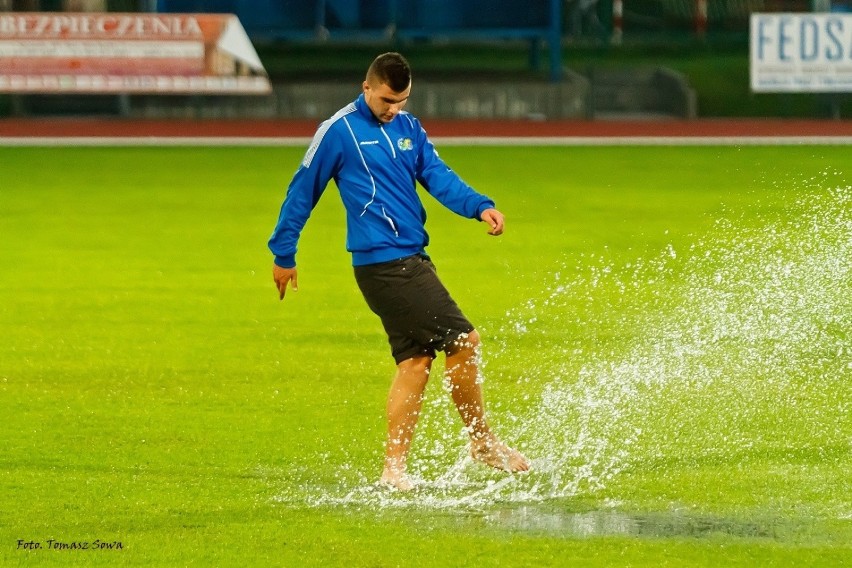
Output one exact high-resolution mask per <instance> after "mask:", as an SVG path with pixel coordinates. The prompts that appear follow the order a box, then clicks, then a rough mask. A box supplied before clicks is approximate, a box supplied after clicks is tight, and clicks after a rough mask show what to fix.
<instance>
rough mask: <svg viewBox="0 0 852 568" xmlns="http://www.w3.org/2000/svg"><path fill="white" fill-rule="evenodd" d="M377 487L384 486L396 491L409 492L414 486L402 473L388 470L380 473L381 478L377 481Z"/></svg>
mask: <svg viewBox="0 0 852 568" xmlns="http://www.w3.org/2000/svg"><path fill="white" fill-rule="evenodd" d="M379 485H384V486H386V487H389V488H391V489H396V490H397V491H411V490H412V489H414V485H413V484H412V483H411V480H409V479H408V476H407V475H405V473H404V472H401V471H398V470H393V469H388V468H385V470H384V471H383V472H382V478H381V479H380V480H379Z"/></svg>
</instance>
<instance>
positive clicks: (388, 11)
mask: <svg viewBox="0 0 852 568" xmlns="http://www.w3.org/2000/svg"><path fill="white" fill-rule="evenodd" d="M562 1H563V0H526V1H518V0H157V11H159V12H206V13H232V14H236V15H237V16H238V17H239V18H240V21H241V22H242V24H243V26H244V27H245V28H246V32H247V33H248V34H249V36H250V37H251V38H252V39H253V40H260V41H270V40H271V41H302V42H304V41H309V42H328V41H341V42H342V41H359V40H371V41H389V42H390V41H396V40H411V39H427V40H428V39H435V38H442V39H447V40H457V41H465V40H467V41H471V40H473V41H476V40H498V39H520V40H527V41H529V42H530V45H531V56H532V58H533V59H532V61H533V64H537V60H536V57H537V54H538V50H539V46H540V45H541V43H542V42H545V43H546V44H547V45H548V54H549V59H550V77H551V79H552V80H558V79H559V78H560V76H561V73H562V53H561V40H562Z"/></svg>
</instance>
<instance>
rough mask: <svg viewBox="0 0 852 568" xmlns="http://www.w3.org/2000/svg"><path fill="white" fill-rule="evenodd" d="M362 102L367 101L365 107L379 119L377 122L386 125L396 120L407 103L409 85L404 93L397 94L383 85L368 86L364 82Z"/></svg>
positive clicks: (409, 90)
mask: <svg viewBox="0 0 852 568" xmlns="http://www.w3.org/2000/svg"><path fill="white" fill-rule="evenodd" d="M363 87H364V100H365V101H367V106H368V107H370V110H371V111H372V112H373V115H374V116H375V117H376V118H377V119H379V122H383V123H385V124H387V123H388V122H390V121H392V120H393V119H394V118H396V115H398V114H399V112H400V111H401V110H402V109H403V108H405V103H407V102H408V97H409V95H410V94H411V83H409V84H408V88H406V89H405V90H404V91H402V92H400V93H397V92H395V91H394V90H392V89H391V88H390V87H389V86H387V85H385V84H384V83H381V84H370V83H369V82H368V81H364V85H363Z"/></svg>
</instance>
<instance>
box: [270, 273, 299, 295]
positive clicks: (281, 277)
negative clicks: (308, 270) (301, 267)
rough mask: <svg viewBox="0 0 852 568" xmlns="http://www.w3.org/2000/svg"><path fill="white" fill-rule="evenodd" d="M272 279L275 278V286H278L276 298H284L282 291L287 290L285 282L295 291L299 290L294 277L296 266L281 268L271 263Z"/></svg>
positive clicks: (297, 282)
mask: <svg viewBox="0 0 852 568" xmlns="http://www.w3.org/2000/svg"><path fill="white" fill-rule="evenodd" d="M272 279H273V280H275V286H276V287H277V288H278V299H279V300H283V299H284V293H285V292H286V291H287V283H288V282H289V283H290V287H291V288H293V291H294V292H296V291H298V290H299V281H298V279H297V278H296V267H295V266H294V267H293V268H281V267H280V266H278V265H277V264H273V265H272Z"/></svg>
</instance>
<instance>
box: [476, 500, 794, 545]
mask: <svg viewBox="0 0 852 568" xmlns="http://www.w3.org/2000/svg"><path fill="white" fill-rule="evenodd" d="M483 521H484V522H485V523H486V524H487V525H488V526H490V527H493V528H497V529H501V530H509V531H513V532H527V533H530V532H531V533H543V534H547V535H550V536H563V537H566V538H592V537H607V536H625V537H647V538H709V537H717V536H724V537H736V538H750V539H770V540H780V539H781V538H782V536H783V535H784V534H787V533H789V532H791V527H790V523H789V522H786V521H780V520H774V521H773V520H768V521H744V520H736V519H728V518H714V517H710V516H693V515H688V514H681V513H646V514H630V513H625V512H621V511H614V510H611V511H606V510H604V511H585V512H566V511H554V510H547V509H542V508H540V507H530V506H524V507H517V508H512V509H503V510H498V511H492V512H489V513H487V514H485V515H484V517H483Z"/></svg>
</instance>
